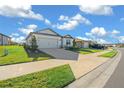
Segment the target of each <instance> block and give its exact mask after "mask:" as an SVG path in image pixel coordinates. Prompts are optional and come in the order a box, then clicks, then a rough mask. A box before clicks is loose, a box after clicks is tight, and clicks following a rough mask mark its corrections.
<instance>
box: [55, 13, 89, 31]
mask: <svg viewBox="0 0 124 93" xmlns="http://www.w3.org/2000/svg"><path fill="white" fill-rule="evenodd" d="M68 18H69V17H68ZM63 20H64V18H63ZM81 23H82V24H85V25H90V24H91V22H90V21H89V20H88V19H86V18H85V17H83V16H82V15H80V14H76V15H75V16H73V17H70V18H69V19H68V20H67V21H66V22H64V23H63V24H62V25H61V24H57V25H54V27H57V28H58V29H61V30H72V29H74V28H75V27H76V26H78V25H79V24H81Z"/></svg>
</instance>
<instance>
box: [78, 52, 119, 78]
mask: <svg viewBox="0 0 124 93" xmlns="http://www.w3.org/2000/svg"><path fill="white" fill-rule="evenodd" d="M117 51H118V53H117V55H116V56H115V57H113V58H111V59H108V60H107V61H106V62H104V63H102V64H100V65H99V66H97V67H95V68H94V69H92V70H90V71H89V72H87V73H85V74H84V75H82V76H81V77H79V78H77V79H76V80H78V79H80V78H82V77H83V76H85V75H87V74H89V73H90V72H92V71H94V70H95V69H97V68H99V67H100V66H102V65H104V64H106V63H107V62H110V61H113V60H115V59H116V58H118V56H119V54H121V52H120V51H119V50H117Z"/></svg>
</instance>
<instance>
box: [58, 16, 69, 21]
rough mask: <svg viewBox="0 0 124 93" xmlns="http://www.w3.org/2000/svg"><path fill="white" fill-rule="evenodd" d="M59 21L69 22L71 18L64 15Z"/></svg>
mask: <svg viewBox="0 0 124 93" xmlns="http://www.w3.org/2000/svg"><path fill="white" fill-rule="evenodd" d="M58 20H60V21H67V20H69V17H68V16H64V15H60V17H59V19H58Z"/></svg>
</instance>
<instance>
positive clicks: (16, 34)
mask: <svg viewBox="0 0 124 93" xmlns="http://www.w3.org/2000/svg"><path fill="white" fill-rule="evenodd" d="M13 36H15V37H18V36H19V34H18V33H12V34H11V35H10V37H13Z"/></svg>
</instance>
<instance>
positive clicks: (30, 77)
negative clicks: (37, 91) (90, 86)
mask: <svg viewBox="0 0 124 93" xmlns="http://www.w3.org/2000/svg"><path fill="white" fill-rule="evenodd" d="M74 80H75V77H74V75H73V73H72V71H71V69H70V66H69V65H63V66H59V67H55V68H52V69H48V70H45V71H40V72H35V73H32V74H27V75H23V76H20V77H16V78H12V79H8V80H3V81H0V87H1V88H61V87H65V86H66V85H68V84H70V83H71V82H72V81H74Z"/></svg>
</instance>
